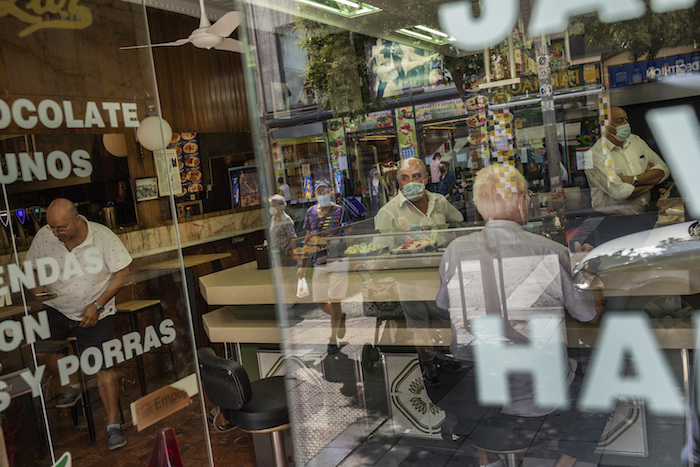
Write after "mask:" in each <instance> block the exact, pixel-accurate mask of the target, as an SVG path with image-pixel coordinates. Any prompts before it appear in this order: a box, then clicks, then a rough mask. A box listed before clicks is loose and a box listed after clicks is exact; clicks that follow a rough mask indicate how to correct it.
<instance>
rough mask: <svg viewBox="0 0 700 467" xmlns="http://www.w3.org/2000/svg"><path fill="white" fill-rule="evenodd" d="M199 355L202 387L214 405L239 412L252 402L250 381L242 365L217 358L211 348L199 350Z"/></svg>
mask: <svg viewBox="0 0 700 467" xmlns="http://www.w3.org/2000/svg"><path fill="white" fill-rule="evenodd" d="M197 355H198V356H199V370H200V374H201V376H202V385H203V386H204V390H205V391H206V394H207V397H208V398H209V400H210V401H211V402H212V404H214V405H217V406H219V407H221V408H224V409H231V410H238V409H240V408H241V407H243V406H244V405H246V404H247V403H248V401H250V398H251V397H252V390H251V388H250V380H249V379H248V373H246V371H245V369H244V368H243V367H242V366H241V364H240V363H238V362H236V361H234V360H228V359H225V358H221V357H217V356H216V354H215V353H214V350H213V349H210V348H209V347H203V348H201V349H199V351H197Z"/></svg>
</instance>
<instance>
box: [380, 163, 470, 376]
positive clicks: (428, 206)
mask: <svg viewBox="0 0 700 467" xmlns="http://www.w3.org/2000/svg"><path fill="white" fill-rule="evenodd" d="M397 179H398V181H399V188H400V191H399V193H398V194H397V195H396V196H395V197H394V198H392V199H391V201H389V202H388V203H387V204H385V205H384V206H383V207H382V208H381V209H380V210H379V212H378V213H377V215H376V217H375V218H374V226H375V228H376V229H377V230H379V231H380V232H381V233H395V232H411V233H407V234H405V235H395V236H393V237H384V236H383V237H380V238H378V239H377V240H375V243H381V242H386V241H392V240H393V245H390V246H392V247H393V246H398V245H400V244H402V243H403V242H404V241H407V240H415V239H422V238H430V239H432V240H434V241H436V243H437V244H438V245H439V244H440V243H442V242H441V241H440V237H442V235H441V234H438V233H436V232H434V230H435V229H445V228H447V227H448V225H449V224H451V223H455V222H462V221H463V220H464V217H463V216H462V213H460V212H459V211H458V210H457V208H455V207H454V206H452V205H451V204H450V202H449V201H448V200H447V199H446V198H445V197H444V196H443V195H440V194H438V193H432V192H430V191H428V190H426V189H425V184H426V183H427V182H428V180H429V176H428V172H427V170H426V167H425V164H424V163H423V161H421V160H420V159H417V158H410V159H404V160H403V161H401V163H400V165H399V170H398V174H397ZM428 231H431V232H430V233H428ZM421 232H425V233H421ZM443 235H444V234H443ZM397 242H398V245H397V244H396V243H397ZM417 286H419V285H416V284H411V285H410V287H411V288H412V289H415V288H416V287H417ZM402 287H404V284H398V285H397V289H398V293H399V298H400V297H401V295H402ZM405 287H408V285H406V286H405ZM413 292H415V290H413ZM401 308H403V312H404V315H405V317H406V325H407V326H408V327H409V328H410V329H411V330H412V331H413V333H414V335H415V337H416V340H418V341H420V342H421V343H426V341H431V340H433V341H434V340H435V339H434V336H433V334H434V333H431V332H430V330H431V329H449V328H450V314H449V312H448V311H447V310H444V309H441V308H438V307H437V305H436V304H435V301H434V300H432V301H421V302H415V301H411V302H407V301H401ZM443 337H445V340H446V342H445V344H448V343H449V338H448V337H447V336H443ZM416 349H417V351H418V360H419V361H420V366H421V372H422V375H423V381H424V382H425V384H426V386H437V385H439V384H440V376H439V372H438V370H448V371H459V369H460V367H461V365H460V363H459V362H458V361H456V360H455V359H454V358H452V357H450V356H448V355H445V353H444V352H436V351H435V347H434V346H432V345H417V346H416Z"/></svg>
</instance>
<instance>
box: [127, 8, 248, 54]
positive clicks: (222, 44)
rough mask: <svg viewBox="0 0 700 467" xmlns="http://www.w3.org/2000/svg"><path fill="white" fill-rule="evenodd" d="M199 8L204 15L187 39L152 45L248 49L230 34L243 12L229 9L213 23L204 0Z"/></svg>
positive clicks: (136, 47) (231, 50) (143, 46)
mask: <svg viewBox="0 0 700 467" xmlns="http://www.w3.org/2000/svg"><path fill="white" fill-rule="evenodd" d="M199 8H200V10H201V11H202V16H201V17H200V19H199V27H198V28H197V29H195V30H194V31H192V34H190V35H189V37H188V38H186V39H178V40H176V41H175V42H162V43H159V44H151V47H177V46H180V45H185V44H187V43H191V44H192V45H194V46H195V47H198V48H200V49H207V50H209V49H211V48H212V47H213V48H215V49H216V50H228V51H229V52H238V53H244V52H246V51H247V50H248V46H247V45H246V44H244V43H243V42H241V41H238V40H236V39H231V38H230V37H228V36H230V35H231V33H232V32H233V31H235V30H236V28H237V27H238V25H240V24H241V16H242V15H241V14H240V13H239V12H237V11H229V12H228V13H226V14H225V15H224V16H222V17H221V18H220V19H219V20H218V21H217V22H216V23H214V24H211V23H210V22H209V18H207V15H206V13H205V12H204V0H199ZM145 47H149V46H148V45H132V46H129V47H120V49H121V50H128V49H142V48H145Z"/></svg>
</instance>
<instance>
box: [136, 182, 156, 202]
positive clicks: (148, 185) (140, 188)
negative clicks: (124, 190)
mask: <svg viewBox="0 0 700 467" xmlns="http://www.w3.org/2000/svg"><path fill="white" fill-rule="evenodd" d="M135 183H136V201H137V202H139V201H148V200H151V199H158V179H157V178H156V177H150V178H138V179H136V180H135Z"/></svg>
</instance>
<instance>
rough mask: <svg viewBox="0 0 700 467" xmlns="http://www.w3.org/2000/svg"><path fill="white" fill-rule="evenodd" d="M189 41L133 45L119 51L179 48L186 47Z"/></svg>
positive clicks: (179, 40)
mask: <svg viewBox="0 0 700 467" xmlns="http://www.w3.org/2000/svg"><path fill="white" fill-rule="evenodd" d="M189 41H190V40H189V39H178V40H176V41H175V42H161V43H160V44H151V45H150V46H149V45H132V46H129V47H119V50H129V49H145V48H147V47H177V46H180V45H185V44H187V43H188V42H189Z"/></svg>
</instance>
